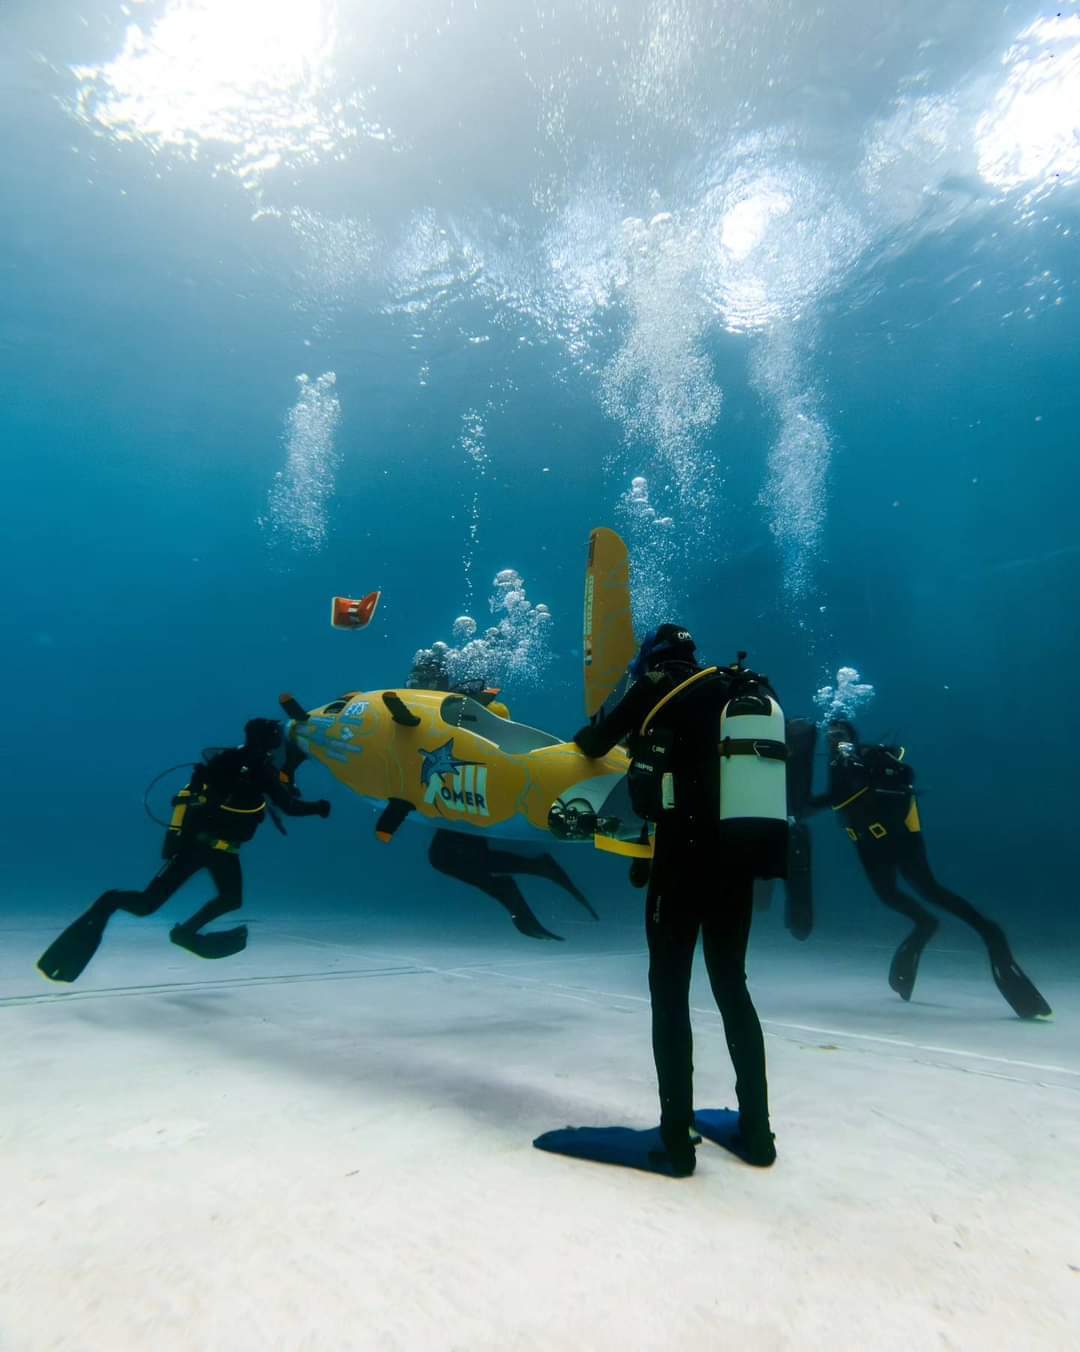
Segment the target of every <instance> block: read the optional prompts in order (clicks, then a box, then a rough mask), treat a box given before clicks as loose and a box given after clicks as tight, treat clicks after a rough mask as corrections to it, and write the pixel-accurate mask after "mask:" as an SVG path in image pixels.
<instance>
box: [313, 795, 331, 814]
mask: <svg viewBox="0 0 1080 1352" xmlns="http://www.w3.org/2000/svg"><path fill="white" fill-rule="evenodd" d="M315 811H316V812H317V813H318V814H319V816H320V817H329V815H330V804H329V803H328V802H327V801H326V799H325V798H320V799H319V801H318V802H317V803H316V804H315Z"/></svg>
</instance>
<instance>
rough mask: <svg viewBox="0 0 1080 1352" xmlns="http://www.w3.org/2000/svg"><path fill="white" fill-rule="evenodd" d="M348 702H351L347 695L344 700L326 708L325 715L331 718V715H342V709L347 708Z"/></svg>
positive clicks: (335, 701)
mask: <svg viewBox="0 0 1080 1352" xmlns="http://www.w3.org/2000/svg"><path fill="white" fill-rule="evenodd" d="M348 702H349V696H348V695H346V696H345V698H344V699H336V700H334V701H333V702H332V703H330V704H328V705H327V706H326V708H325V709H324V710H323V713H324V714H325V715H327V716H329V715H330V714H339V713H341V711H342V709H344V708H345V706H346V704H348Z"/></svg>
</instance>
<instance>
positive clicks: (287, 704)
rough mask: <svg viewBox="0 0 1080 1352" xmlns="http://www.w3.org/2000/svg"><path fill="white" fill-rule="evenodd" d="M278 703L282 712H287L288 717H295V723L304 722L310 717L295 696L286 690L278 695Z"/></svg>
mask: <svg viewBox="0 0 1080 1352" xmlns="http://www.w3.org/2000/svg"><path fill="white" fill-rule="evenodd" d="M278 703H279V704H280V705H281V709H282V712H283V713H287V714H288V715H289V717H290V718H295V719H296V721H297V723H306V722H307V721H308V719H309V718H310V717H311V715H310V714H309V713H308V711H307V710H306V709H305V708H304V706H303V705H302V704H301V703H300V701H299V700H298V699H297V698H296V696H295V695H290V694H289V692H288V691H287V690H286V691H284V692H283V693H282V694H280V695H278Z"/></svg>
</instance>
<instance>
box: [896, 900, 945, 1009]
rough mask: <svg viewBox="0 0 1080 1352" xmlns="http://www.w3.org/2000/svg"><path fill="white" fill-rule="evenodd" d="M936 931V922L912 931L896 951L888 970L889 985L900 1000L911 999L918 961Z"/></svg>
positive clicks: (917, 970)
mask: <svg viewBox="0 0 1080 1352" xmlns="http://www.w3.org/2000/svg"><path fill="white" fill-rule="evenodd" d="M936 930H937V921H936V920H935V921H934V922H933V924H932V925H930V926H920V927H919V928H918V929H916V930H913V931H912V932H911V934H909V935H908V937H907V938H906V939H905V940H904V942H903V943H902V944H901V945H900V947H899V948H898V949H897V950H896V953H895V954H894V956H893V960H892V966H891V967H890V968H889V985H890V986H891V987H892V988H893V990H894V991H895V992H896V993H897V995H899V997H900V999H901V1000H910V999H911V992H912V991H913V990H914V989H915V978H916V976H918V974H919V959H920V958H921V957H922V952H923V949H924V948H925V947H926V945H927V944H928V943H929V942H930V940H931V939H932V938H933V936H934V933H935V931H936Z"/></svg>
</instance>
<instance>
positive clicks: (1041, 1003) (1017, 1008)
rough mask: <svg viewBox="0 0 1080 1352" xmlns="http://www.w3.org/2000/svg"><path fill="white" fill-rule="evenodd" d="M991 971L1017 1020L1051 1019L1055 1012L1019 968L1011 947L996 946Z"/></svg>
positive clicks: (992, 952)
mask: <svg viewBox="0 0 1080 1352" xmlns="http://www.w3.org/2000/svg"><path fill="white" fill-rule="evenodd" d="M990 971H991V972H992V973H993V976H994V984H995V985H996V986H997V988H998V990H999V991H1000V992H1001V993H1002V995H1003V996H1004V997H1005V999H1006V1000H1007V1001H1008V1002H1009V1004H1010V1005H1011V1006H1012V1008H1013V1011H1014V1012H1015V1014H1016V1016H1017V1018H1020V1019H1049V1018H1051V1017H1052V1015H1053V1010H1052V1009H1051V1008H1050V1006H1049V1005H1048V1004H1047V1003H1046V1001H1045V1000H1044V999H1043V997H1042V996H1041V995H1040V994H1039V992H1038V990H1037V989H1036V988H1035V986H1034V984H1033V983H1032V981H1031V979H1030V978H1029V977H1027V976H1025V975H1024V973H1023V972H1022V971H1021V970H1020V968H1019V967H1018V966H1017V963H1016V959H1015V958H1014V957H1013V955H1012V953H1011V952H1010V951H1009V945H1008V944H1007V943H1006V944H1004V945H1000V944H999V945H995V946H994V947H993V948H992V949H991V950H990Z"/></svg>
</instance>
